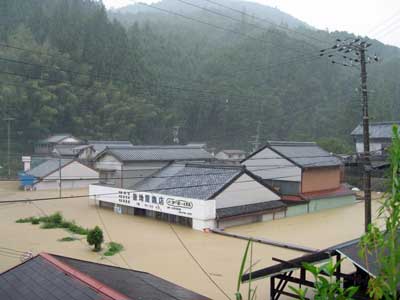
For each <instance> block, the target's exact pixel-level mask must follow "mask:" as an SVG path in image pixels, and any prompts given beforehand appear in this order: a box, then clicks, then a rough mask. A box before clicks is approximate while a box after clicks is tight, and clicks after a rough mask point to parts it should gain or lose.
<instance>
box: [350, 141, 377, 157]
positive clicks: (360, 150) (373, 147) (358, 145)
mask: <svg viewBox="0 0 400 300" xmlns="http://www.w3.org/2000/svg"><path fill="white" fill-rule="evenodd" d="M382 148H383V145H382V144H381V143H370V144H369V151H370V152H373V155H377V154H378V155H379V154H381V153H382V151H381V150H382ZM356 150H357V153H363V152H364V143H362V142H357V143H356Z"/></svg>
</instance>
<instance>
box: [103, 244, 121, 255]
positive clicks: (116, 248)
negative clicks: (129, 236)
mask: <svg viewBox="0 0 400 300" xmlns="http://www.w3.org/2000/svg"><path fill="white" fill-rule="evenodd" d="M107 246H108V249H107V251H106V252H105V253H104V255H105V256H113V255H114V254H116V253H119V252H121V251H122V250H123V249H124V246H122V244H119V243H116V242H110V243H108V245H107Z"/></svg>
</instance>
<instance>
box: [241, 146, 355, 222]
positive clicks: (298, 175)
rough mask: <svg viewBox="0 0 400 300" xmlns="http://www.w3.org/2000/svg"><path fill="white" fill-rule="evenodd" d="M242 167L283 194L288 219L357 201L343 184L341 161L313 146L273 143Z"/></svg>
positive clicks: (244, 162) (252, 155)
mask: <svg viewBox="0 0 400 300" xmlns="http://www.w3.org/2000/svg"><path fill="white" fill-rule="evenodd" d="M242 164H243V165H245V166H246V167H247V168H248V169H249V170H250V171H251V172H253V173H254V174H255V175H257V176H258V177H260V178H261V179H262V180H263V182H265V183H267V184H269V185H270V186H272V187H274V188H275V189H276V191H277V192H279V193H280V194H281V196H282V200H284V201H286V203H287V204H288V205H290V206H289V208H288V211H287V215H288V216H290V215H296V214H301V213H307V212H311V211H317V210H321V209H325V208H333V207H338V206H342V205H346V204H350V203H354V201H355V196H354V194H353V192H352V191H351V190H350V189H349V188H348V187H347V186H346V185H345V184H343V183H342V182H341V178H342V172H343V167H342V163H341V161H340V160H339V159H338V158H337V157H335V156H333V155H332V154H330V153H328V152H327V151H325V150H323V149H322V148H320V147H319V146H318V145H317V144H316V143H313V142H281V141H280V142H276V141H274V142H273V141H271V142H269V143H268V144H267V145H265V146H264V147H262V148H260V149H259V150H257V151H256V152H254V153H252V154H251V155H249V156H248V157H247V158H246V159H244V160H243V161H242Z"/></svg>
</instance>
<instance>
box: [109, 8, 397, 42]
mask: <svg viewBox="0 0 400 300" xmlns="http://www.w3.org/2000/svg"><path fill="white" fill-rule="evenodd" d="M141 2H146V3H151V2H157V1H152V0H141ZM253 2H258V3H262V4H266V5H269V6H273V7H277V8H279V9H280V10H282V11H284V12H287V13H289V14H291V15H292V16H294V17H296V18H298V19H300V20H302V21H305V22H306V23H308V24H310V25H311V26H314V27H316V28H319V29H328V30H330V31H334V30H346V31H349V32H353V33H355V34H359V35H362V36H364V35H368V36H370V37H373V38H376V39H378V40H380V41H382V42H384V43H386V44H391V45H396V46H398V47H400V0H331V1H328V0H254V1H253ZM103 3H104V5H105V6H106V7H107V8H112V7H114V8H117V7H122V6H125V5H128V4H132V3H134V1H132V0H103Z"/></svg>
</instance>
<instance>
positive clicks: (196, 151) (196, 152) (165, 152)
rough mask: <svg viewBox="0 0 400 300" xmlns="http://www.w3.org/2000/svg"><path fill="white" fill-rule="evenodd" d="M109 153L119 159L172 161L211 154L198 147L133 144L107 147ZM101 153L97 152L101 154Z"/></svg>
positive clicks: (205, 156) (201, 157)
mask: <svg viewBox="0 0 400 300" xmlns="http://www.w3.org/2000/svg"><path fill="white" fill-rule="evenodd" d="M106 152H107V153H110V154H112V155H114V156H115V157H117V158H118V159H119V160H121V161H174V160H181V161H182V160H210V159H212V158H213V157H212V155H211V154H210V153H208V152H207V151H205V150H204V149H202V148H199V147H190V146H133V147H115V148H114V147H108V148H107V149H105V150H104V151H103V153H106ZM101 155H102V154H99V156H101Z"/></svg>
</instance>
